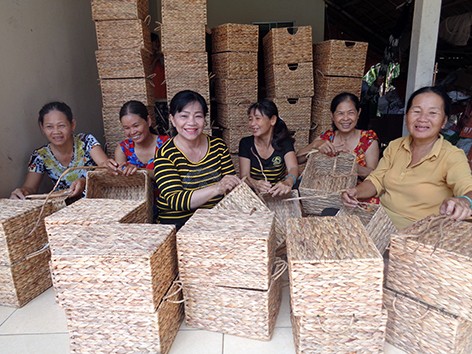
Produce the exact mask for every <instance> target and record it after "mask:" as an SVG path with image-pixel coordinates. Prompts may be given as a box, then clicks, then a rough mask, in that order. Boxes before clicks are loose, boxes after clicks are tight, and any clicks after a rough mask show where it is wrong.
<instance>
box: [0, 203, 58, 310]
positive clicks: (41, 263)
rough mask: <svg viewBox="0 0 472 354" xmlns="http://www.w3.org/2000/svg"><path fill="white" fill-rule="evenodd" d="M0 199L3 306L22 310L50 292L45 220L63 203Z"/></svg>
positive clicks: (0, 276)
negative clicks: (38, 297) (48, 290)
mask: <svg viewBox="0 0 472 354" xmlns="http://www.w3.org/2000/svg"><path fill="white" fill-rule="evenodd" d="M43 204H44V203H43V202H42V201H41V202H40V201H21V200H20V201H18V200H10V199H0V305H4V306H15V307H21V306H23V305H25V304H26V303H27V302H29V301H30V300H32V299H34V298H35V297H36V296H38V295H39V294H41V293H42V292H43V291H44V290H46V289H48V288H49V287H50V286H51V285H52V283H51V275H50V273H49V259H50V256H51V252H50V250H49V245H48V238H47V234H46V230H45V228H44V217H45V216H48V215H50V214H51V213H53V212H55V211H56V210H58V209H59V208H61V207H63V206H64V204H63V203H62V202H61V203H58V202H54V203H47V204H46V205H44V210H42V208H43Z"/></svg>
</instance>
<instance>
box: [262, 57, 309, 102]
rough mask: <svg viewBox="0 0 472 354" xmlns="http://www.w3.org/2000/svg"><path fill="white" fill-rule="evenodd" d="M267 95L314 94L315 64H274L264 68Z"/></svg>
mask: <svg viewBox="0 0 472 354" xmlns="http://www.w3.org/2000/svg"><path fill="white" fill-rule="evenodd" d="M264 73H265V83H266V91H267V97H279V98H282V97H288V98H293V97H295V98H296V97H311V96H313V93H314V91H313V90H314V89H313V65H312V63H311V62H309V63H308V62H305V63H298V64H273V65H269V66H266V67H265V69H264Z"/></svg>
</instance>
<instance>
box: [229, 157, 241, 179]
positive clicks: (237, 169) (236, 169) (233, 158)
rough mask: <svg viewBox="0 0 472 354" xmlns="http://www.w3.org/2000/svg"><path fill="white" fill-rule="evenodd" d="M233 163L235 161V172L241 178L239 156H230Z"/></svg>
mask: <svg viewBox="0 0 472 354" xmlns="http://www.w3.org/2000/svg"><path fill="white" fill-rule="evenodd" d="M230 156H231V161H233V165H234V170H235V171H236V175H237V176H238V177H239V156H238V154H230Z"/></svg>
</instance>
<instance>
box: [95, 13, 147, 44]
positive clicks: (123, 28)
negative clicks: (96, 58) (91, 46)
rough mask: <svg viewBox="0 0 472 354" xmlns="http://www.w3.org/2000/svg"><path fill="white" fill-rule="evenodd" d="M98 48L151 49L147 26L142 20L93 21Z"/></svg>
mask: <svg viewBox="0 0 472 354" xmlns="http://www.w3.org/2000/svg"><path fill="white" fill-rule="evenodd" d="M95 31H96V33H97V44H98V49H99V50H103V49H129V48H138V49H139V48H145V49H147V50H148V51H151V50H152V46H151V33H150V31H149V27H148V25H147V24H145V23H144V22H143V21H142V20H116V21H115V20H113V21H95Z"/></svg>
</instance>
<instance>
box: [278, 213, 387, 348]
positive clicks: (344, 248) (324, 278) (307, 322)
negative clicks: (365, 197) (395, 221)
mask: <svg viewBox="0 0 472 354" xmlns="http://www.w3.org/2000/svg"><path fill="white" fill-rule="evenodd" d="M287 227H288V237H287V256H288V264H289V278H290V298H291V313H292V328H293V335H294V341H295V346H296V349H297V353H333V354H334V353H354V352H355V353H381V352H383V346H384V338H385V325H386V320H387V314H386V311H385V310H383V309H382V282H383V260H382V257H381V256H380V254H379V252H378V251H377V249H376V248H375V246H374V244H373V242H372V240H371V239H370V238H369V237H368V235H367V233H366V232H365V229H364V227H363V225H362V223H361V222H360V220H359V218H358V217H356V216H353V217H346V218H338V217H324V218H313V217H307V218H298V219H289V220H288V221H287Z"/></svg>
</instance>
